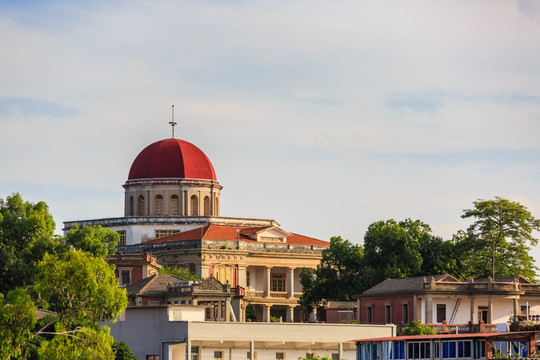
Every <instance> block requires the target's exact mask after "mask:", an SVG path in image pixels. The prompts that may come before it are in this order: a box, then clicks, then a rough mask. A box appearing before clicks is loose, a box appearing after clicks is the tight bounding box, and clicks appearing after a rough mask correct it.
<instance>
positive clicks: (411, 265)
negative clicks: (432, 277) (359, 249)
mask: <svg viewBox="0 0 540 360" xmlns="http://www.w3.org/2000/svg"><path fill="white" fill-rule="evenodd" d="M429 231H431V229H430V227H429V225H427V224H424V223H422V222H421V221H419V220H416V221H412V220H411V219H406V220H404V221H400V222H399V223H398V222H396V221H395V220H392V219H390V220H386V221H378V222H375V223H373V224H371V225H369V227H368V230H367V231H366V234H365V236H364V258H365V265H366V266H365V268H364V275H365V276H366V278H367V281H368V283H369V286H373V285H376V284H378V283H379V282H381V281H383V280H385V279H388V278H392V279H397V278H405V277H411V276H418V275H421V274H420V272H421V270H422V254H421V251H420V250H421V249H420V240H419V238H420V237H422V236H424V235H426V234H429Z"/></svg>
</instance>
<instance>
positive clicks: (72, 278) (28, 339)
mask: <svg viewBox="0 0 540 360" xmlns="http://www.w3.org/2000/svg"><path fill="white" fill-rule="evenodd" d="M54 227H55V225H54V221H53V219H52V216H51V215H50V214H49V211H48V206H47V205H46V204H45V203H44V202H39V203H37V204H31V203H29V202H24V201H23V200H22V198H21V196H20V195H19V194H14V195H12V196H11V197H8V198H7V199H6V201H4V200H2V199H0V291H1V293H0V359H1V360H4V359H11V358H27V359H37V358H38V357H39V358H40V359H114V351H113V348H112V344H113V339H112V337H111V336H110V335H109V332H108V328H106V327H101V326H100V325H99V322H100V321H102V320H108V321H115V320H116V318H117V317H118V315H119V314H120V313H121V312H122V311H124V310H125V308H126V306H127V297H126V294H125V289H120V288H119V287H118V280H117V279H116V277H115V275H114V270H113V268H112V267H111V266H110V265H108V264H107V263H106V262H105V261H104V259H103V258H101V257H99V256H102V255H103V256H104V255H107V254H108V253H109V249H110V248H111V247H110V246H111V244H114V239H115V238H116V241H117V237H118V235H116V233H114V234H113V236H108V235H110V233H109V232H110V231H109V230H107V231H102V230H104V229H101V230H100V229H98V228H96V229H93V228H88V229H84V231H82V230H83V229H80V230H79V231H77V232H73V233H72V235H73V236H72V238H71V240H70V241H71V245H73V244H77V245H78V246H80V247H81V248H84V249H85V250H87V251H90V252H92V253H89V252H84V251H78V250H69V247H68V246H66V245H65V244H63V239H62V238H60V237H55V236H54V235H53V230H54ZM103 234H105V235H106V236H102V235H103ZM96 238H97V239H99V240H100V242H101V244H97V245H95V244H94V242H95V241H91V240H95V239H96ZM106 238H107V239H112V241H109V240H104V239H106ZM88 239H90V240H88ZM79 244H81V245H79ZM103 244H105V245H103ZM90 245H92V246H90ZM94 245H95V246H94ZM103 249H106V251H105V250H103ZM94 255H97V257H95V256H94ZM17 286H20V287H17ZM23 287H24V288H23ZM3 294H6V296H5V297H4V295H3ZM37 307H40V308H45V309H50V310H52V311H54V312H55V314H54V315H50V316H48V317H45V318H43V319H40V320H38V321H36V309H37Z"/></svg>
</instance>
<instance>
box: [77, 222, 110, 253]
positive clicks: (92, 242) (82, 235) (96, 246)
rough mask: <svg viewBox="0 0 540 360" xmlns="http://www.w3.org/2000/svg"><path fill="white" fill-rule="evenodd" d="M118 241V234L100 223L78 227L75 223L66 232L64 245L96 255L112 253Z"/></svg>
mask: <svg viewBox="0 0 540 360" xmlns="http://www.w3.org/2000/svg"><path fill="white" fill-rule="evenodd" d="M119 241H120V235H118V233H117V232H116V231H113V230H111V229H106V228H103V227H101V226H100V225H96V226H86V225H85V226H83V227H79V225H78V224H75V225H73V227H72V228H71V229H70V230H69V231H68V233H67V234H66V245H71V246H73V247H74V248H75V249H78V250H84V251H87V252H89V253H91V254H93V255H94V256H97V257H106V256H110V255H114V254H115V253H116V247H117V246H118V242H119Z"/></svg>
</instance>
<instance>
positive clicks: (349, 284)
mask: <svg viewBox="0 0 540 360" xmlns="http://www.w3.org/2000/svg"><path fill="white" fill-rule="evenodd" d="M363 253H364V252H363V248H362V247H361V246H360V245H354V244H352V243H351V242H349V241H348V240H344V239H342V238H341V237H340V236H337V237H332V238H331V239H330V246H329V247H328V248H327V249H325V250H323V252H322V258H321V262H320V264H319V265H318V266H317V268H316V269H315V270H313V271H312V270H310V269H302V272H301V274H300V283H301V284H302V287H303V293H302V295H301V296H300V300H299V301H300V304H301V305H302V306H303V307H304V308H306V309H311V308H314V307H317V306H318V305H319V304H321V303H324V302H326V301H328V300H352V295H355V294H359V293H361V292H362V291H363V290H364V289H365V284H364V278H363V276H362V260H363Z"/></svg>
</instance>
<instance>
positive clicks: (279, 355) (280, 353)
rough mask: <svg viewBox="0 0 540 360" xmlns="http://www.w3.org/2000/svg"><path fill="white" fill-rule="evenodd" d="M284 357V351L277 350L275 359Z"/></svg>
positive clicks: (281, 359) (280, 359)
mask: <svg viewBox="0 0 540 360" xmlns="http://www.w3.org/2000/svg"><path fill="white" fill-rule="evenodd" d="M284 359H285V353H282V352H277V353H276V360H284Z"/></svg>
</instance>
